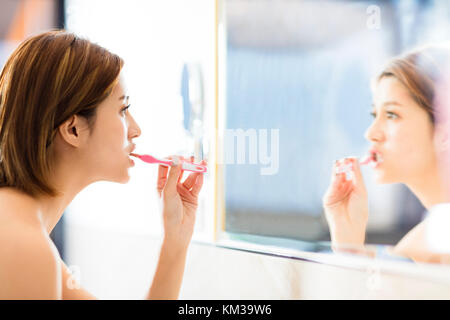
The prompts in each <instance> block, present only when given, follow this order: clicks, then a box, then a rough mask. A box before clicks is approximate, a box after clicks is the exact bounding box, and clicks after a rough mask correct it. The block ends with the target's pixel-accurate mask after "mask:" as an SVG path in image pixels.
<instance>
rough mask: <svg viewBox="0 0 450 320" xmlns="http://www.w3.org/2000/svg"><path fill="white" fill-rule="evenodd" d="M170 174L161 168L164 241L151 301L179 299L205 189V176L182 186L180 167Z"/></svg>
mask: <svg viewBox="0 0 450 320" xmlns="http://www.w3.org/2000/svg"><path fill="white" fill-rule="evenodd" d="M202 164H205V165H206V162H205V161H203V162H202ZM167 171H168V169H167V168H166V167H163V166H160V167H159V172H158V183H157V185H158V192H159V193H160V194H161V195H162V198H163V221H164V241H163V245H162V247H161V251H160V255H159V261H158V266H157V267H156V272H155V275H154V278H153V283H152V285H151V287H150V290H149V293H148V295H147V299H177V298H178V295H179V292H180V288H181V284H182V280H183V274H184V267H185V263H186V254H187V250H188V247H189V243H190V241H191V238H192V233H193V231H194V224H195V215H196V211H197V204H198V195H199V193H200V190H201V188H202V185H203V175H202V174H199V173H194V174H190V175H189V177H188V178H187V179H186V180H185V181H184V182H183V183H181V182H180V181H181V179H182V175H183V174H182V171H181V168H180V166H175V167H171V168H170V170H169V172H168V175H167Z"/></svg>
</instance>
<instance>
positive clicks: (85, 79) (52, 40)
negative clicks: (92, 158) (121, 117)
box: [0, 30, 124, 196]
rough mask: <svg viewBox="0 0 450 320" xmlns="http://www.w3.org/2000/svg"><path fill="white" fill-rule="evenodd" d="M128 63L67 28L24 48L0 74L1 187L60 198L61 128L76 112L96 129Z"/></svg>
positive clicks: (26, 43) (39, 37) (30, 40)
mask: <svg viewBox="0 0 450 320" xmlns="http://www.w3.org/2000/svg"><path fill="white" fill-rule="evenodd" d="M123 63H124V62H123V60H122V59H121V58H120V57H119V56H117V55H115V54H113V53H111V52H109V51H108V50H106V49H105V48H103V47H101V46H99V45H97V44H95V43H92V42H90V41H89V40H86V39H83V38H80V37H78V36H76V35H75V34H73V33H70V32H66V31H64V30H55V31H49V32H45V33H42V34H38V35H36V36H33V37H30V38H28V39H26V40H25V41H24V42H22V43H21V44H20V45H19V47H18V48H17V49H16V50H15V51H14V52H13V53H12V54H11V56H10V57H9V59H8V61H7V62H6V64H5V66H4V67H3V70H2V72H1V75H0V187H3V186H9V187H15V188H17V189H19V190H21V191H23V192H25V193H27V194H29V195H31V196H36V195H39V194H47V195H50V196H55V195H57V194H58V191H57V190H55V188H54V187H53V186H52V185H51V184H50V181H49V174H50V172H51V170H52V168H51V163H50V162H51V154H52V146H53V144H52V142H53V140H54V138H55V135H56V132H57V128H58V127H59V126H60V125H61V124H62V123H64V122H65V121H66V120H68V119H69V118H70V117H71V116H73V115H75V114H77V115H80V116H83V117H85V118H86V119H87V121H88V124H89V126H90V127H91V126H92V124H93V122H94V121H95V114H96V108H97V106H98V104H99V103H100V102H102V101H103V100H104V99H106V98H107V97H108V96H109V94H110V93H111V91H112V89H113V87H114V85H115V84H116V83H117V80H118V76H119V73H120V70H121V69H122V67H123Z"/></svg>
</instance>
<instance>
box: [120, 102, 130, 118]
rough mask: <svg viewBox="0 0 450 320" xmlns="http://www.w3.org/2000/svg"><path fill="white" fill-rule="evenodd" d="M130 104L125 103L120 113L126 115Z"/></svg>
mask: <svg viewBox="0 0 450 320" xmlns="http://www.w3.org/2000/svg"><path fill="white" fill-rule="evenodd" d="M130 106H131V104H129V105H127V106H126V107H123V108H122V109H121V110H120V112H121V113H122V115H126V114H127V110H128V108H129V107H130Z"/></svg>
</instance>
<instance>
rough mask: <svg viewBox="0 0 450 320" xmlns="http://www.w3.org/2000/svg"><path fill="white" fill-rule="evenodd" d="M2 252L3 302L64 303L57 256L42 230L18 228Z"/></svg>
mask: <svg viewBox="0 0 450 320" xmlns="http://www.w3.org/2000/svg"><path fill="white" fill-rule="evenodd" d="M4 236H5V235H3V237H2V238H3V239H2V241H1V242H2V248H1V249H0V261H1V265H0V283H1V286H0V299H14V300H15V299H45V300H50V299H61V298H62V295H61V272H60V269H59V265H58V261H57V259H58V258H57V255H56V254H55V252H54V251H53V250H52V248H51V247H50V245H49V243H48V241H47V239H46V238H45V235H44V234H43V233H42V232H41V230H39V229H37V230H35V229H31V230H28V229H24V228H17V229H16V230H14V233H10V234H9V235H7V237H8V238H7V241H5V240H6V238H5V237H4Z"/></svg>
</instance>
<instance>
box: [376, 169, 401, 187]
mask: <svg viewBox="0 0 450 320" xmlns="http://www.w3.org/2000/svg"><path fill="white" fill-rule="evenodd" d="M374 179H375V182H376V183H377V184H392V183H400V181H399V179H397V178H396V177H394V176H393V175H390V174H389V173H388V172H385V171H382V170H379V169H378V170H376V171H375V173H374Z"/></svg>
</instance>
